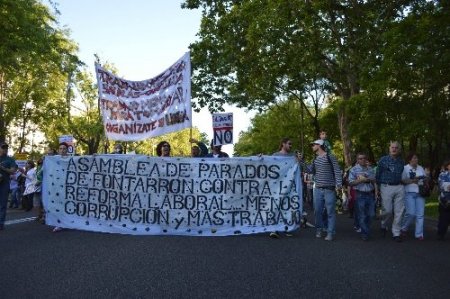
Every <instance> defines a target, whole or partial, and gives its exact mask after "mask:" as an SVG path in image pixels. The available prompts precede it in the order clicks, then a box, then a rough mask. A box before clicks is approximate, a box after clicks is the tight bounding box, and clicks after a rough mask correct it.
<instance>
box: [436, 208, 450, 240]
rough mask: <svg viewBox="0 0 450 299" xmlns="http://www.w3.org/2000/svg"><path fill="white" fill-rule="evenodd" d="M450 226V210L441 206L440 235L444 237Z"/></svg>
mask: <svg viewBox="0 0 450 299" xmlns="http://www.w3.org/2000/svg"><path fill="white" fill-rule="evenodd" d="M449 224H450V208H449V207H444V206H443V205H441V204H439V221H438V235H439V236H440V237H444V235H445V234H446V233H447V230H448V225H449Z"/></svg>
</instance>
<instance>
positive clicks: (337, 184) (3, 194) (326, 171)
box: [0, 131, 450, 242]
mask: <svg viewBox="0 0 450 299" xmlns="http://www.w3.org/2000/svg"><path fill="white" fill-rule="evenodd" d="M189 141H190V142H191V143H192V144H193V146H192V150H191V157H193V158H227V157H228V154H227V153H225V152H223V151H222V149H221V146H220V145H214V144H213V143H212V142H211V145H210V146H211V152H208V148H207V147H206V145H205V144H204V143H203V142H200V141H198V140H195V139H190V140H189ZM311 147H312V151H313V152H314V154H315V158H314V159H313V161H312V162H311V163H307V162H306V161H305V160H304V159H303V155H302V153H299V152H292V141H291V140H290V139H289V138H283V139H282V140H281V142H280V146H279V149H278V151H277V152H275V153H274V154H273V155H274V156H295V157H296V159H297V162H298V163H299V164H300V165H301V169H302V178H303V183H304V186H303V190H304V192H303V195H304V203H305V205H304V207H305V208H306V209H307V208H308V207H309V209H310V210H312V212H313V215H314V218H313V219H314V227H315V230H316V234H315V235H316V237H317V238H322V237H324V239H325V240H327V241H332V240H334V239H335V236H336V210H337V203H338V199H342V202H341V203H340V204H341V206H343V207H344V210H347V211H348V213H349V216H350V217H352V218H354V229H355V231H356V232H357V233H359V234H360V236H361V239H362V240H363V241H367V240H369V239H370V238H371V237H372V236H373V232H372V230H373V229H372V221H373V219H374V218H375V217H376V212H377V206H378V205H377V202H379V203H380V206H381V214H380V218H381V225H380V230H381V232H382V235H383V236H386V235H387V233H388V231H389V229H390V231H391V233H392V238H393V239H394V240H395V241H397V242H402V240H403V239H404V238H405V237H406V236H407V235H408V231H409V230H410V227H411V226H412V224H413V223H414V224H415V225H414V233H413V235H414V237H415V238H416V239H417V240H420V241H421V240H423V239H424V229H423V227H424V210H425V197H426V196H428V195H429V191H430V190H429V186H430V184H429V182H430V180H431V178H430V173H429V171H427V169H424V168H423V167H422V166H420V165H419V163H418V162H419V159H418V156H417V154H414V153H410V154H408V155H407V157H406V160H407V163H405V162H404V160H403V159H402V157H401V146H400V143H399V142H397V141H393V142H391V143H390V145H389V154H388V155H386V156H383V157H381V158H380V160H379V161H378V163H377V165H376V166H375V167H374V166H373V165H371V163H369V161H368V157H367V155H366V154H365V153H358V154H357V155H356V163H355V165H354V166H353V167H351V168H350V169H348V170H347V171H346V172H343V171H341V168H340V166H339V164H338V161H337V158H336V157H335V156H334V155H333V153H332V149H331V145H330V142H329V141H328V140H327V135H326V132H325V131H321V132H320V138H319V139H317V140H315V141H314V142H312V143H311ZM7 152H8V145H7V144H5V143H3V144H2V145H0V230H3V229H4V222H5V216H6V209H7V204H8V199H9V208H12V209H18V208H20V207H21V208H22V209H24V210H26V211H30V210H31V209H35V210H36V212H37V215H38V217H37V221H39V222H41V223H45V220H44V217H45V216H44V210H43V207H42V195H41V187H42V177H43V176H42V165H43V158H40V159H39V160H38V161H37V163H36V164H35V163H34V162H33V161H31V160H30V161H27V163H26V165H25V168H24V169H21V168H19V167H17V164H16V163H15V161H14V159H12V158H11V157H9V156H8V155H7ZM112 153H113V154H123V153H124V149H123V146H122V145H121V144H119V143H117V144H115V145H114V149H113V152H112ZM156 153H157V155H158V156H159V157H171V146H170V144H169V143H168V142H166V141H162V142H160V143H159V144H158V145H157V147H156ZM55 154H58V155H61V156H67V155H68V145H67V144H66V143H64V142H62V143H60V144H59V148H58V151H57V152H56V151H54V150H51V149H50V150H49V151H48V152H47V155H55ZM438 198H439V219H438V233H437V234H438V239H439V240H443V239H444V237H445V234H446V233H447V230H448V226H449V224H450V160H449V161H446V162H444V164H443V168H442V171H441V173H440V175H439V177H438ZM61 230H62V229H61V228H60V227H55V228H54V229H53V231H54V232H58V231H61ZM284 234H285V235H286V236H292V234H291V232H288V231H285V232H284ZM270 237H271V238H280V233H279V232H271V233H270Z"/></svg>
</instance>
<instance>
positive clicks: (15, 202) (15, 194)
mask: <svg viewBox="0 0 450 299" xmlns="http://www.w3.org/2000/svg"><path fill="white" fill-rule="evenodd" d="M10 192H11V203H10V206H13V207H14V208H18V207H19V205H20V188H19V187H17V188H14V189H11V190H10Z"/></svg>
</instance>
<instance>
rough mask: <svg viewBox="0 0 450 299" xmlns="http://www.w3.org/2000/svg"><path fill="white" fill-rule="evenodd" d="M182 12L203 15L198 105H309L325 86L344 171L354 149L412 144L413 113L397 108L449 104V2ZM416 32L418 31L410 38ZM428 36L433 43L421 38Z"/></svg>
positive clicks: (281, 3)
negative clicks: (424, 101) (293, 101)
mask: <svg viewBox="0 0 450 299" xmlns="http://www.w3.org/2000/svg"><path fill="white" fill-rule="evenodd" d="M183 6H184V7H185V8H190V9H193V8H201V9H202V11H203V17H202V22H201V28H200V31H199V33H198V35H199V40H198V41H197V42H195V43H193V44H192V45H191V49H192V59H193V67H194V72H193V74H194V76H193V85H194V86H193V89H192V90H193V93H194V96H195V97H196V98H197V100H198V105H200V106H208V107H209V109H210V110H217V109H220V108H221V105H222V104H223V103H225V102H228V103H234V104H237V105H238V106H240V107H246V108H249V109H253V108H257V109H267V108H270V107H272V106H273V105H274V104H276V103H277V102H279V101H281V100H284V99H286V98H288V97H289V96H295V97H296V98H298V99H299V100H300V101H301V102H302V103H304V106H305V107H307V106H308V105H307V103H308V101H309V100H310V97H309V96H308V91H311V90H314V89H316V88H317V86H321V87H322V88H323V90H324V91H325V92H326V94H327V96H326V98H327V99H328V103H329V104H330V105H331V104H333V105H332V106H330V107H333V109H332V111H331V112H332V113H334V114H335V115H336V118H335V119H336V120H337V127H338V128H339V136H340V139H341V142H342V146H343V156H344V160H345V163H346V164H347V165H350V164H351V163H352V161H353V158H352V152H353V151H354V149H355V147H358V148H361V147H365V148H367V147H369V150H373V148H372V147H373V145H377V146H380V147H381V146H382V147H386V139H388V138H392V139H400V141H402V143H405V144H406V143H407V144H408V147H409V144H410V141H411V140H410V139H411V137H412V133H411V132H412V131H414V129H411V130H405V129H404V127H406V126H408V127H409V124H410V123H411V117H412V114H413V113H409V114H407V113H404V112H405V111H404V110H400V107H401V105H399V103H405V101H406V98H407V99H408V100H409V101H413V100H414V98H416V99H417V98H418V97H417V96H418V95H419V94H421V97H422V98H423V95H424V94H428V95H429V96H432V97H433V99H434V100H432V102H433V101H434V102H436V101H437V102H439V103H441V104H442V105H441V106H440V107H442V108H443V107H445V103H443V102H442V101H444V98H448V82H449V80H448V72H447V73H445V72H442V71H443V70H444V69H443V67H440V70H434V68H433V67H431V65H434V64H435V61H436V60H437V59H441V58H443V57H448V49H449V47H448V35H449V33H448V32H449V30H448V22H447V23H445V21H444V20H445V19H446V17H445V16H447V19H448V4H447V3H446V2H440V1H426V0H422V1H421V0H412V1H329V0H316V1H303V0H272V1H268V0H252V1H218V0H217V1H213V0H187V1H185V2H184V4H183ZM411 26H413V27H412V28H417V30H418V31H416V32H415V34H414V35H413V36H411V34H410V30H411ZM427 30H432V31H431V32H433V35H434V36H433V38H432V39H428V40H427V39H426V38H425V37H426V35H421V34H422V33H425V32H427ZM431 44H433V46H431ZM447 59H448V58H447ZM411 60H413V61H411ZM447 65H448V64H447ZM426 70H428V72H426ZM432 70H434V71H432ZM424 71H425V72H424ZM425 75H431V77H429V80H430V82H441V83H442V84H441V85H440V87H439V88H433V90H434V91H435V92H434V93H428V92H423V91H425V90H424V88H428V86H424V85H423V84H422V85H421V86H419V85H418V84H417V83H419V82H420V79H421V78H422V79H423V78H425ZM442 77H444V78H442ZM414 78H417V79H414ZM433 78H434V79H433ZM416 80H418V81H416ZM396 82H398V83H396ZM422 83H423V81H422ZM399 85H401V87H400V86H399ZM435 85H436V84H433V86H435ZM429 87H431V85H430V86H429ZM400 90H403V91H405V92H406V91H408V92H407V93H405V92H403V93H400ZM439 92H440V96H439V95H438V94H439ZM413 95H414V96H413ZM444 102H445V101H444ZM355 104H356V105H358V106H357V107H355V106H354V105H355ZM447 107H448V106H447ZM374 108H375V109H374ZM411 108H412V107H411ZM411 111H412V109H411ZM447 111H448V109H447ZM360 112H361V113H362V114H361V115H358V114H359V113H360ZM421 112H423V111H421ZM328 113H330V111H329V112H328ZM442 113H446V112H445V108H444V109H443V112H442ZM368 115H370V116H368ZM309 116H311V114H309ZM431 116H432V115H431V114H430V113H429V114H428V119H430V118H431ZM422 119H426V117H425V115H422ZM358 120H361V121H363V122H365V124H366V125H367V124H369V126H368V127H367V130H366V131H368V132H370V136H366V137H365V139H362V140H359V139H358V140H356V138H355V137H362V136H363V135H365V134H363V132H358V131H359V130H360V128H361V126H360V125H359V124H358ZM445 120H446V118H443V119H442V121H445ZM447 122H448V121H447ZM416 124H417V123H416ZM323 125H324V124H321V126H323ZM327 125H330V124H327ZM379 125H380V126H379ZM334 126H336V125H334ZM399 127H402V128H403V129H398V128H399ZM374 128H380V129H381V132H380V133H382V132H383V131H384V135H382V136H379V135H378V134H377V133H378V132H374ZM417 128H420V125H419V124H417V127H416V130H417ZM366 133H367V132H366ZM373 133H374V134H373ZM381 137H383V138H381ZM429 138H431V139H433V138H434V136H429ZM355 142H356V144H355ZM362 142H364V145H363V146H362V145H360V143H362ZM377 151H378V152H379V150H378V149H377Z"/></svg>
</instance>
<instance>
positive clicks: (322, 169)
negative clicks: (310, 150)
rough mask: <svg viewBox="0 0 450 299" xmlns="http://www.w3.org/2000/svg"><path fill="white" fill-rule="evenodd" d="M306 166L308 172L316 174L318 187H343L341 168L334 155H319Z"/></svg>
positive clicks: (316, 185) (315, 180)
mask: <svg viewBox="0 0 450 299" xmlns="http://www.w3.org/2000/svg"><path fill="white" fill-rule="evenodd" d="M327 156H328V157H329V158H328V157H327ZM330 162H331V163H332V164H333V165H331V164H330ZM304 167H305V169H306V171H307V172H308V173H312V174H314V182H315V185H314V186H315V187H316V188H331V187H333V188H334V187H337V188H341V187H342V174H341V168H340V167H339V164H338V162H337V159H336V157H335V156H334V155H329V154H326V155H322V156H317V157H316V158H315V159H314V161H313V163H312V164H311V165H310V166H309V167H308V166H306V165H304ZM333 170H334V174H333Z"/></svg>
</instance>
